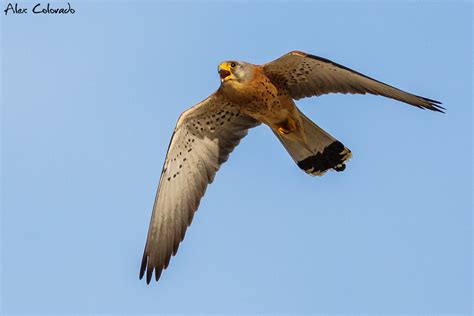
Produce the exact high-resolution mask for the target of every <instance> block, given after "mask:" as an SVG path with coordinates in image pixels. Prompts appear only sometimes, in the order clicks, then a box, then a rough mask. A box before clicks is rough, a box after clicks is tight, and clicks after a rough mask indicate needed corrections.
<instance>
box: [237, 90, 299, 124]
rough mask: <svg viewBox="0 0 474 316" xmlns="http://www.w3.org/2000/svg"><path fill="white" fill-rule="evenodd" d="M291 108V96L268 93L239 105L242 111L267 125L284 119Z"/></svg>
mask: <svg viewBox="0 0 474 316" xmlns="http://www.w3.org/2000/svg"><path fill="white" fill-rule="evenodd" d="M293 109H294V103H293V100H292V99H291V98H287V97H285V96H280V95H270V94H263V95H261V96H260V97H258V98H256V99H254V100H252V101H251V102H248V103H246V104H242V105H241V110H242V112H244V113H245V114H247V115H249V116H252V117H253V118H255V119H256V120H259V121H260V122H262V123H265V124H267V125H272V124H273V123H275V122H280V121H282V120H285V119H286V118H287V117H288V115H289V113H292V112H293Z"/></svg>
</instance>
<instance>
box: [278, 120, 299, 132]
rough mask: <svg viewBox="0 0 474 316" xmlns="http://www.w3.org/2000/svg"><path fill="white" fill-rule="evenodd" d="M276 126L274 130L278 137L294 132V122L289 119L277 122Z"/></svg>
mask: <svg viewBox="0 0 474 316" xmlns="http://www.w3.org/2000/svg"><path fill="white" fill-rule="evenodd" d="M275 125H276V130H277V131H278V133H280V135H287V134H289V133H291V132H293V131H295V130H296V122H295V120H293V119H292V118H291V117H288V118H287V119H286V120H284V121H282V122H279V123H277V124H275Z"/></svg>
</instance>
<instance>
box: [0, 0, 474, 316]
mask: <svg viewBox="0 0 474 316" xmlns="http://www.w3.org/2000/svg"><path fill="white" fill-rule="evenodd" d="M41 3H46V2H41ZM6 4H7V2H2V10H3V7H5V6H6ZM19 4H25V6H27V7H31V5H32V4H33V3H28V2H19ZM71 5H72V6H73V7H74V8H75V9H76V13H75V14H74V15H72V16H71V15H68V16H44V15H33V14H27V15H21V16H20V15H10V14H9V15H8V16H4V15H2V17H1V26H2V28H1V39H2V50H1V52H2V59H1V68H0V69H1V74H2V77H1V80H2V84H1V87H2V93H1V96H2V176H1V179H2V218H1V220H2V235H1V236H2V247H1V249H2V293H1V297H2V302H1V304H0V305H1V306H2V312H3V313H4V314H5V315H14V314H53V313H55V314H67V313H75V314H92V313H94V314H102V313H110V314H118V313H120V314H145V313H147V314H154V313H157V314H158V313H171V312H173V313H182V314H198V313H208V312H216V313H219V314H226V313H229V314H253V313H270V314H274V313H277V312H278V313H291V314H299V313H302V314H322V313H324V314H336V313H337V314H355V313H360V314H374V313H375V314H382V313H383V314H402V313H403V314H434V313H447V314H469V313H470V312H472V310H471V308H472V305H471V302H472V271H471V269H472V213H471V212H472V189H473V188H472V175H473V172H472V165H473V162H472V144H473V143H472V97H471V96H472V73H471V72H472V4H471V3H469V2H449V3H448V2H437V3H427V2H414V1H411V2H398V3H396V2H391V3H387V2H371V1H361V2H337V3H331V2H295V3H290V2H259V3H258V4H252V3H250V2H247V1H245V2H238V1H236V2H230V3H219V2H200V3H191V2H182V3H171V2H152V1H146V2H133V3H132V2H131V1H130V2H125V1H121V2H117V3H111V2H100V3H93V2H80V1H73V2H71ZM295 49H298V50H302V51H306V52H308V53H312V54H315V55H319V56H322V57H326V58H329V59H332V60H334V61H336V62H338V63H341V64H343V65H346V66H348V67H351V68H353V69H356V70H358V71H360V72H362V73H364V74H367V75H369V76H371V77H374V78H376V79H379V80H381V81H385V82H387V83H389V84H392V85H395V86H397V87H400V88H402V89H405V90H407V91H410V92H413V93H415V94H420V95H423V96H426V97H429V98H433V99H436V100H440V101H442V102H443V105H444V106H445V107H446V108H447V114H444V115H443V114H439V113H434V112H429V111H422V110H419V109H416V108H414V107H410V106H408V105H405V104H402V103H399V102H396V101H393V100H389V99H385V98H381V97H376V96H355V95H328V96H322V97H319V98H312V99H305V100H300V101H298V102H297V104H298V105H299V106H300V108H301V109H302V111H304V112H305V113H306V114H307V115H308V116H309V117H310V118H312V119H313V120H315V121H316V122H317V123H318V124H319V125H320V126H321V127H323V128H325V129H326V130H327V131H328V132H330V133H331V134H332V135H334V136H335V137H337V138H338V139H339V140H340V141H342V142H343V143H344V144H345V145H346V146H347V147H349V148H350V149H351V150H352V152H353V155H354V156H353V159H352V160H351V161H350V162H349V163H348V166H347V168H346V170H345V171H344V172H342V173H329V174H327V175H325V176H324V177H321V178H319V177H317V178H312V177H309V176H307V175H306V174H305V173H303V172H301V171H300V170H299V168H298V167H297V166H296V165H295V164H294V162H293V161H292V160H291V158H290V157H289V156H288V154H287V153H286V152H285V150H284V149H283V147H282V146H281V145H280V144H279V142H278V140H277V139H276V138H275V137H274V136H273V134H272V133H271V132H270V130H269V129H268V128H266V127H264V126H262V127H259V128H256V129H254V130H252V131H251V132H250V133H249V136H248V137H247V138H246V139H244V140H243V142H242V143H241V145H240V146H239V147H237V149H236V151H235V152H234V153H233V154H232V155H231V157H230V159H229V162H227V163H226V164H225V165H224V166H223V167H222V169H221V171H220V172H219V173H218V174H217V177H216V179H215V181H214V183H213V184H212V185H211V186H210V187H209V189H208V191H207V193H206V195H205V197H204V199H203V200H202V203H201V206H200V209H199V211H198V212H197V214H196V216H195V217H194V222H193V224H192V225H191V227H190V229H189V230H188V233H187V235H186V238H185V240H184V242H183V243H182V244H181V246H180V249H179V252H178V255H177V256H176V257H174V258H173V259H172V261H171V264H170V267H169V268H168V269H167V270H166V271H165V272H164V273H163V275H162V278H161V280H160V282H159V283H153V284H151V285H149V286H147V285H146V284H145V282H144V281H143V280H142V281H139V280H138V270H139V263H140V259H141V255H142V251H143V246H144V243H145V237H146V232H147V229H148V222H149V218H150V214H151V207H152V205H153V200H154V195H155V190H156V185H157V183H158V180H159V175H160V171H161V166H162V163H163V160H164V157H165V153H166V149H167V145H168V142H169V138H170V136H171V133H172V129H173V127H174V125H175V123H176V119H177V117H178V116H179V114H180V113H181V112H182V111H183V110H185V109H186V108H188V107H190V106H192V105H194V104H195V103H197V102H198V101H200V100H202V99H204V98H206V97H207V96H208V95H209V94H210V93H212V92H213V91H214V90H215V89H216V88H217V87H218V84H219V81H218V75H217V73H216V66H217V65H218V63H219V62H221V61H222V60H226V59H237V60H244V61H248V62H252V63H265V62H268V61H270V60H272V59H275V58H277V57H279V56H280V55H283V54H284V53H287V52H288V51H291V50H295Z"/></svg>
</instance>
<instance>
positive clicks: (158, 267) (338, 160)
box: [140, 51, 444, 283]
mask: <svg viewBox="0 0 474 316" xmlns="http://www.w3.org/2000/svg"><path fill="white" fill-rule="evenodd" d="M218 72H219V76H220V79H221V85H220V87H219V88H218V89H217V91H216V92H214V93H213V94H212V95H210V96H209V97H208V98H207V99H205V100H204V101H202V102H200V103H198V104H196V105H195V106H193V107H192V108H190V109H188V110H187V111H185V112H184V113H182V114H181V116H180V117H179V119H178V122H177V124H176V127H175V129H174V133H173V136H172V138H171V142H170V144H169V147H168V153H167V154H166V159H165V162H164V166H163V171H162V172H161V178H160V183H159V186H158V190H157V193H156V198H155V203H154V206H153V213H152V216H151V221H150V226H149V230H148V237H147V241H146V245H145V251H144V254H143V259H142V263H141V268H140V279H141V278H143V276H144V275H145V272H146V281H147V283H150V280H151V279H152V276H153V271H154V272H155V279H156V280H157V281H158V279H159V278H160V275H161V272H162V270H163V269H166V268H167V267H168V264H169V261H170V258H171V256H172V255H175V254H176V251H177V250H178V246H179V243H180V242H181V241H182V240H183V238H184V234H185V232H186V229H187V227H188V226H189V225H190V224H191V220H192V218H193V215H194V212H195V211H196V210H197V208H198V206H199V202H200V200H201V198H202V196H203V195H204V192H205V191H206V187H207V185H208V184H209V183H211V182H212V181H213V179H214V176H215V174H216V172H217V170H218V169H219V166H220V165H221V164H222V163H224V162H225V161H226V160H227V158H228V157H229V154H230V153H231V152H232V150H233V149H234V147H235V146H237V144H238V143H239V142H240V140H241V139H242V138H243V137H244V136H245V135H246V134H247V131H248V130H249V129H250V128H252V127H255V126H257V125H259V124H260V123H264V124H265V125H267V126H268V127H270V128H271V130H272V131H273V133H274V134H275V135H276V137H277V138H278V139H279V140H280V142H281V143H282V144H283V146H284V147H285V148H286V150H287V151H288V153H289V154H290V156H291V157H292V158H293V160H294V161H295V162H296V164H297V165H298V167H300V168H301V169H302V170H303V171H305V172H306V173H308V174H310V175H313V176H314V175H318V176H320V175H323V174H324V173H325V172H326V171H328V170H331V169H333V170H336V171H342V170H344V169H345V167H346V166H345V161H346V160H348V159H349V158H350V157H351V151H350V150H349V149H348V148H347V147H345V146H344V145H343V144H342V143H341V142H339V141H338V140H336V139H335V138H334V137H332V136H331V135H329V134H328V133H327V132H325V131H324V130H322V129H321V128H320V127H319V126H318V125H316V124H315V123H314V122H312V121H311V120H310V119H309V118H307V117H306V116H305V115H304V114H303V113H302V112H301V111H300V110H299V109H298V107H297V106H296V105H295V103H294V100H298V99H301V98H305V97H311V96H319V95H321V94H326V93H358V94H366V93H370V94H375V95H381V96H385V97H388V98H391V99H395V100H398V101H402V102H405V103H408V104H411V105H414V106H416V107H418V108H421V109H429V110H432V111H438V112H443V111H442V110H443V109H444V108H443V107H441V106H440V105H439V104H441V103H440V102H438V101H435V100H431V99H427V98H424V97H420V96H417V95H414V94H411V93H408V92H405V91H402V90H400V89H397V88H395V87H392V86H389V85H387V84H385V83H383V82H380V81H377V80H375V79H372V78H370V77H368V76H365V75H363V74H361V73H359V72H357V71H354V70H352V69H349V68H347V67H344V66H342V65H339V64H337V63H335V62H332V61H330V60H328V59H325V58H321V57H317V56H313V55H309V54H306V53H303V52H300V51H293V52H290V53H288V54H286V55H284V56H282V57H280V58H278V59H276V60H274V61H272V62H270V63H268V64H265V65H261V66H260V65H253V64H249V63H246V62H241V61H226V62H223V63H221V64H220V65H219V67H218Z"/></svg>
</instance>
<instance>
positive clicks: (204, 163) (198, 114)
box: [140, 92, 259, 283]
mask: <svg viewBox="0 0 474 316" xmlns="http://www.w3.org/2000/svg"><path fill="white" fill-rule="evenodd" d="M258 124H259V122H257V121H256V120H254V119H253V118H251V117H249V116H246V115H244V114H242V113H240V112H239V110H238V108H236V107H235V106H234V105H233V104H232V103H230V102H228V101H227V100H226V99H225V98H224V97H223V96H222V95H221V94H220V93H219V92H216V93H214V94H213V95H211V96H210V97H208V98H207V99H206V100H204V101H202V102H200V103H198V104H197V105H195V106H194V107H192V108H190V109H189V110H187V111H186V112H184V113H183V114H181V116H180V118H179V120H178V123H177V124H176V127H175V130H174V133H173V136H172V138H171V142H170V144H169V147H168V153H167V154H166V160H165V163H164V166H163V171H162V172H161V178H160V183H159V186H158V191H157V193H156V198H155V203H154V206H153V213H152V216H151V221H150V226H149V230H148V236H147V241H146V245H145V251H144V254H143V259H142V263H141V268H140V279H141V278H142V277H143V276H144V274H145V271H146V280H147V283H150V280H151V278H152V275H153V271H155V278H156V280H157V281H158V279H159V277H160V275H161V272H162V270H163V269H166V267H167V266H168V263H169V260H170V258H171V255H175V254H176V251H177V250H178V245H179V243H180V242H181V241H182V240H183V238H184V234H185V231H186V229H187V227H188V226H189V225H190V224H191V220H192V218H193V215H194V212H195V211H196V210H197V208H198V206H199V202H200V200H201V198H202V196H203V195H204V192H205V191H206V188H207V185H208V184H209V183H211V182H212V180H213V179H214V175H215V174H216V172H217V170H218V169H219V166H220V165H221V164H222V163H224V162H225V161H226V160H227V158H228V156H229V154H230V152H232V150H233V149H234V148H235V146H237V144H238V143H239V142H240V140H241V139H242V138H243V137H244V136H245V135H246V134H247V131H248V129H249V128H252V127H255V126H257V125H258Z"/></svg>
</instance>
